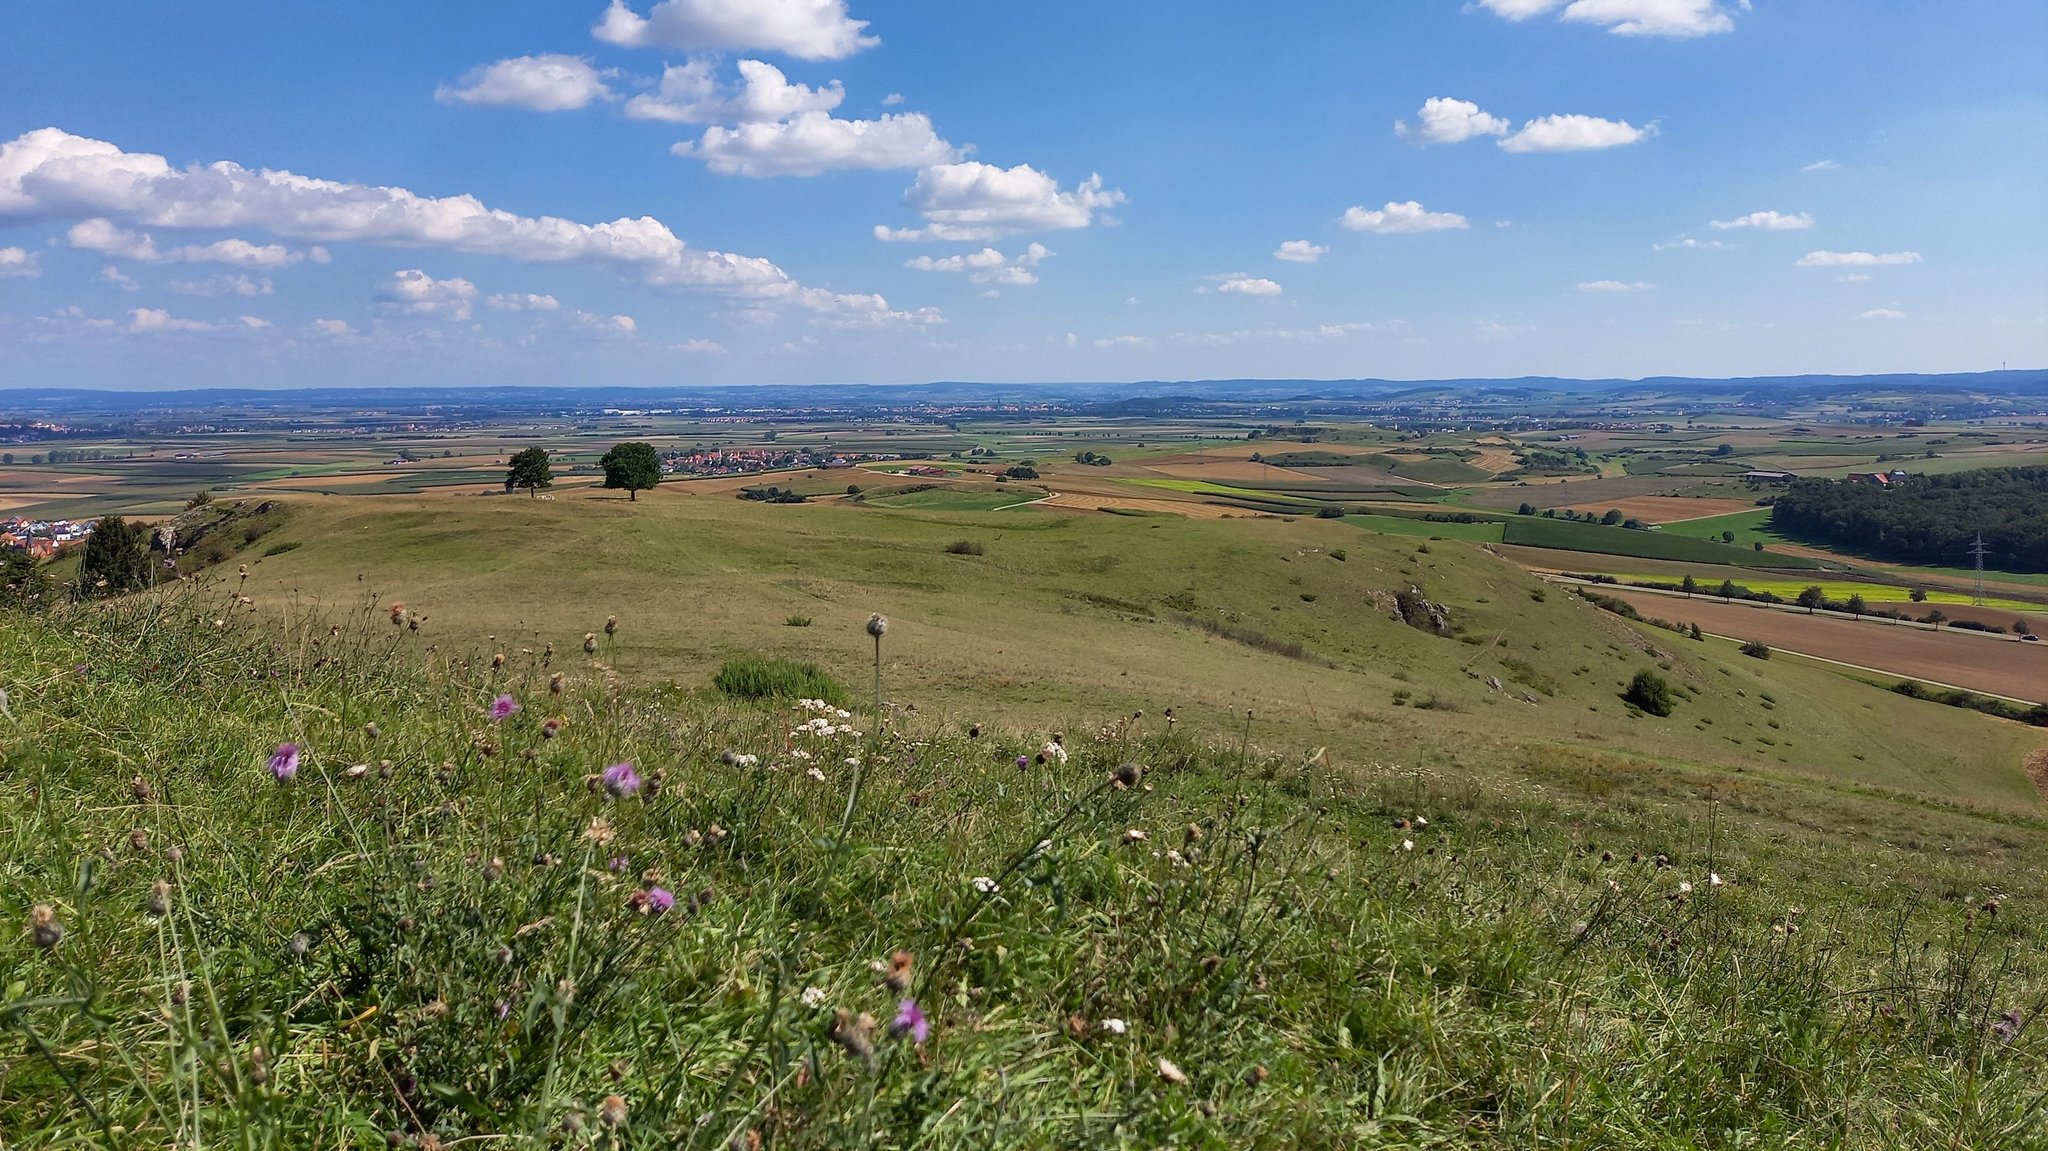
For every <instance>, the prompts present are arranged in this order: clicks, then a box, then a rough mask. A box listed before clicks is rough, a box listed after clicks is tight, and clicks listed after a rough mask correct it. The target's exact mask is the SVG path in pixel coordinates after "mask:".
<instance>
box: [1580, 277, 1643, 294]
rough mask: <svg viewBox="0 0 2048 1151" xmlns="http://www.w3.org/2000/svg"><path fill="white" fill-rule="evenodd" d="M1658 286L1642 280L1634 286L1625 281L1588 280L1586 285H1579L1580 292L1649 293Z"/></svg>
mask: <svg viewBox="0 0 2048 1151" xmlns="http://www.w3.org/2000/svg"><path fill="white" fill-rule="evenodd" d="M1656 286H1657V285H1655V284H1645V283H1643V282H1642V281H1641V280H1637V281H1636V282H1635V283H1632V284H1631V283H1628V282H1626V281H1623V280H1588V281H1587V282H1585V283H1583V284H1580V285H1579V291H1581V292H1647V291H1649V290H1650V289H1652V288H1654V287H1656Z"/></svg>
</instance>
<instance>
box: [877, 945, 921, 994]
mask: <svg viewBox="0 0 2048 1151" xmlns="http://www.w3.org/2000/svg"><path fill="white" fill-rule="evenodd" d="M916 961H917V960H916V957H914V956H913V955H911V954H910V952H908V951H898V952H896V953H894V954H892V955H890V956H889V969H888V971H886V972H885V973H883V975H882V982H883V983H886V984H888V985H889V990H891V991H894V992H895V993H896V994H898V995H901V994H903V993H904V992H905V991H908V990H909V989H910V969H911V966H912V965H913V964H914V963H916Z"/></svg>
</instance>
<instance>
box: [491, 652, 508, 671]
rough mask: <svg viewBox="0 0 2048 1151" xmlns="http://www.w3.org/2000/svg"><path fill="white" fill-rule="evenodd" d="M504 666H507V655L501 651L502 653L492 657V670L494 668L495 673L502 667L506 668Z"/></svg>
mask: <svg viewBox="0 0 2048 1151" xmlns="http://www.w3.org/2000/svg"><path fill="white" fill-rule="evenodd" d="M504 666H505V653H504V652H502V651H501V652H497V653H495V654H493V655H492V656H491V668H492V670H494V671H495V670H496V669H498V668H501V667H504Z"/></svg>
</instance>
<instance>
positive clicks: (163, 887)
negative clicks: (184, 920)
mask: <svg viewBox="0 0 2048 1151" xmlns="http://www.w3.org/2000/svg"><path fill="white" fill-rule="evenodd" d="M148 911H149V917H150V918H151V919H162V918H163V917H164V916H166V915H169V914H170V913H171V885H170V884H169V883H167V882H165V881H164V880H161V879H159V880H157V881H156V883H155V885H153V886H152V887H151V888H150V889H149V904H148Z"/></svg>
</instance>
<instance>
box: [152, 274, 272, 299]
mask: <svg viewBox="0 0 2048 1151" xmlns="http://www.w3.org/2000/svg"><path fill="white" fill-rule="evenodd" d="M170 288H171V291H173V292H176V293H177V294H179V295H181V296H268V295H270V294H271V293H273V292H275V291H276V290H277V286H276V285H274V284H272V283H271V282H270V277H268V276H264V277H262V278H261V279H254V280H252V279H250V278H249V277H248V276H245V275H243V274H241V273H240V272H237V273H234V274H233V275H229V274H227V273H225V272H223V273H222V274H220V275H218V276H208V277H207V278H206V279H203V280H172V281H171V283H170Z"/></svg>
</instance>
